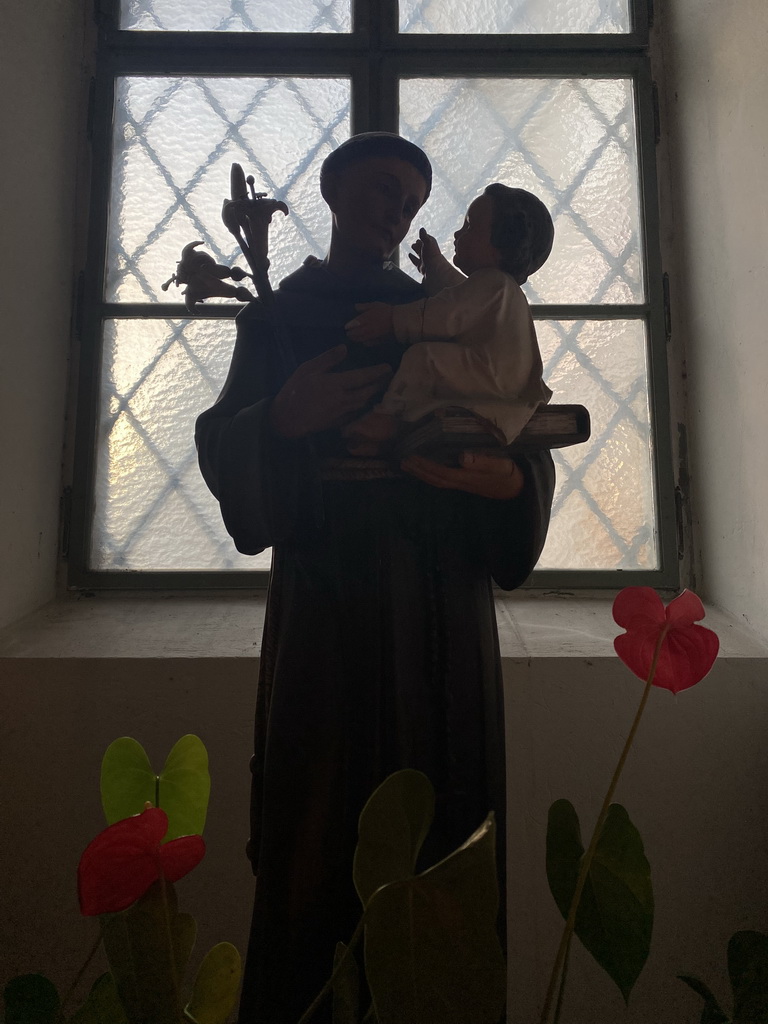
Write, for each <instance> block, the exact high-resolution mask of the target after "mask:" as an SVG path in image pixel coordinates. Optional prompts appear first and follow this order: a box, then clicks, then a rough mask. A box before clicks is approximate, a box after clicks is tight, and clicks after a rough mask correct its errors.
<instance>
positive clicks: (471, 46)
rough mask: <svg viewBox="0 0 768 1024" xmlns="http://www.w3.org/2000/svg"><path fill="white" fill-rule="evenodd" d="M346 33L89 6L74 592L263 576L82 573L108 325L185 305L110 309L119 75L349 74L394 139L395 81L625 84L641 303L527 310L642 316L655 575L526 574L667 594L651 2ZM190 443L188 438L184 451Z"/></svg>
mask: <svg viewBox="0 0 768 1024" xmlns="http://www.w3.org/2000/svg"><path fill="white" fill-rule="evenodd" d="M351 2H352V31H351V32H350V33H348V34H335V33H334V34H331V33H327V34H326V33H318V34H311V33H258V34H257V33H247V32H233V33H229V32H227V33H224V32H166V31H156V32H146V31H134V30H131V31H124V30H120V29H119V28H118V27H117V26H118V17H119V0H96V3H97V10H96V20H97V25H98V46H97V55H96V65H95V75H94V78H93V80H92V88H91V102H90V109H89V114H88V138H89V141H90V144H91V206H90V218H89V228H88V249H87V253H88V255H87V260H86V266H85V269H84V271H83V273H82V274H81V275H80V287H79V295H78V310H77V315H76V318H75V320H76V323H75V333H76V335H77V340H78V341H79V344H80V368H79V380H78V407H77V417H76V443H75V454H74V464H73V483H72V498H71V519H70V526H69V530H68V533H69V544H68V555H67V557H68V563H69V565H68V585H69V587H70V588H72V589H81V588H82V589H119V590H184V591H186V590H199V589H203V590H209V591H210V590H232V589H240V590H257V589H260V588H262V587H265V586H266V585H267V583H268V579H269V572H267V571H262V570H256V569H253V570H249V569H245V570H222V571H197V570H164V571H149V570H142V571H139V570H128V571H117V570H109V571H104V570H94V569H91V568H90V567H89V552H90V523H91V512H92V507H93V501H94V497H93V495H94V482H95V462H96V458H95V455H96V452H95V445H96V436H97V435H96V431H97V422H98V408H99V385H100V369H101V337H102V324H103V322H104V321H105V320H108V319H111V318H114V317H120V318H124V319H137V318H138V319H189V316H190V315H189V313H188V311H187V310H186V308H185V306H184V305H183V304H182V303H135V302H129V303H108V302H105V301H104V300H103V295H104V279H105V270H106V244H107V229H108V223H107V220H108V211H109V191H110V182H111V170H112V168H111V156H112V153H111V147H112V123H113V108H114V94H115V82H116V80H117V79H118V78H119V77H121V76H124V75H131V74H144V75H166V76H167V75H174V74H176V75H189V74H195V75H199V76H204V75H205V76H208V75H211V76H229V77H231V76H236V75H239V74H242V75H246V74H249V75H258V76H260V77H261V76H266V77H268V76H276V77H277V76H281V75H291V76H292V77H302V76H305V77H314V76H322V75H326V76H328V75H331V76H335V77H344V78H349V80H350V85H351V110H350V120H351V130H352V132H353V133H355V132H361V131H369V130H377V129H378V130H385V131H397V129H398V82H399V80H400V79H401V78H406V77H443V78H445V77H458V76H461V77H493V76H499V77H516V76H519V77H522V76H525V77H548V76H558V77H566V78H567V77H578V78H604V77H616V76H621V77H627V78H631V79H632V81H633V86H634V96H635V118H636V126H637V147H638V169H639V179H640V180H639V189H638V191H639V199H640V230H641V232H642V236H643V242H644V245H643V260H644V279H645V284H646V299H645V301H644V302H642V303H636V304H631V305H599V306H598V305H589V304H579V305H575V304H562V305H538V304H537V305H534V306H532V310H533V316H534V319H537V320H544V319H546V320H557V319H561V320H580V319H588V320H606V319H621V318H622V316H624V317H628V318H630V319H641V320H644V321H645V323H646V326H647V337H648V381H649V406H650V415H651V420H650V422H651V437H652V446H653V459H652V463H653V488H654V494H655V499H656V531H657V538H658V547H659V567H658V568H657V569H653V570H615V569H609V570H582V569H579V570H570V569H540V570H536V571H535V572H534V574H533V577H532V579H531V580H530V581H529V583H528V584H527V585H528V586H532V587H534V588H547V589H570V590H572V589H600V588H611V589H615V588H617V587H619V586H626V585H650V586H654V587H658V588H675V587H677V586H678V584H679V559H680V552H679V550H678V539H677V527H676V512H675V488H674V470H673V460H672V443H671V432H670V407H669V382H668V371H667V353H666V349H667V341H668V332H667V328H666V316H665V312H664V308H665V307H664V285H663V271H662V263H661V252H660V218H659V203H658V185H657V175H656V143H657V141H658V130H657V112H656V107H655V102H654V84H653V80H652V76H651V68H650V58H649V55H648V46H649V28H650V13H651V12H650V10H649V4H650V0H629V5H630V12H631V18H632V29H631V31H630V32H628V33H624V34H614V33H605V34H595V35H564V34H563V35H561V34H556V35H551V34H547V35H535V34H531V35H480V34H478V35H437V34H435V35H426V34H416V33H414V34H405V33H404V34H400V33H399V32H398V6H397V0H351ZM239 308H240V307H239V306H237V307H234V306H216V305H211V306H208V307H207V308H206V309H205V311H204V312H203V313H198V314H196V315H195V318H196V319H219V318H221V319H233V318H234V316H235V314H236V313H237V312H238V309H239ZM191 443H192V439H191V438H190V444H191Z"/></svg>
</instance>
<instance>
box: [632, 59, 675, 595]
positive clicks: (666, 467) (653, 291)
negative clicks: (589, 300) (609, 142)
mask: <svg viewBox="0 0 768 1024" xmlns="http://www.w3.org/2000/svg"><path fill="white" fill-rule="evenodd" d="M635 114H636V121H637V145H638V175H639V182H638V188H639V195H640V218H641V221H640V222H641V228H642V231H643V238H644V242H645V244H644V246H643V255H644V261H645V266H644V272H645V282H646V295H647V299H648V303H649V307H650V308H649V314H648V382H649V395H648V398H649V405H650V415H651V435H652V438H653V452H654V459H653V466H654V486H655V492H656V493H655V497H656V522H657V530H658V537H659V557H660V562H661V574H662V577H663V579H664V580H665V581H666V582H665V583H663V584H661V585H667V586H673V587H676V586H678V585H679V573H680V569H679V559H678V551H677V536H676V533H677V531H676V523H675V474H674V467H673V463H672V439H671V436H670V432H671V422H670V404H669V376H668V366H667V337H666V329H665V322H664V295H663V281H662V265H661V249H660V234H661V225H660V215H659V197H658V185H657V178H656V130H655V118H654V110H653V96H652V80H651V70H650V61H649V59H648V58H647V57H646V58H641V59H639V60H638V62H637V68H636V72H635Z"/></svg>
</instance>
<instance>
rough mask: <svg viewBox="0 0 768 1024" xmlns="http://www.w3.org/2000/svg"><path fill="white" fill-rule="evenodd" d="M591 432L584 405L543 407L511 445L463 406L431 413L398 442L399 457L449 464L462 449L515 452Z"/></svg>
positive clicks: (578, 440) (573, 440) (569, 441)
mask: <svg viewBox="0 0 768 1024" xmlns="http://www.w3.org/2000/svg"><path fill="white" fill-rule="evenodd" d="M589 434H590V421H589V412H588V411H587V410H586V409H585V408H584V406H583V405H544V406H541V407H540V408H539V409H537V410H536V412H535V413H534V414H533V416H532V417H531V418H530V420H529V421H528V423H527V424H526V425H525V427H524V428H523V430H522V432H521V433H520V434H519V435H518V436H517V437H516V438H515V440H514V441H513V442H512V444H510V445H504V444H503V443H502V442H501V441H499V440H497V439H496V438H495V437H494V436H493V435H492V434H490V433H488V430H487V429H486V428H485V427H484V426H483V424H482V423H481V422H480V421H479V420H478V419H477V418H476V417H474V416H472V415H471V414H470V413H468V412H466V411H465V410H463V409H456V410H449V411H448V412H446V413H444V414H443V415H441V416H429V417H427V418H426V419H424V420H423V421H421V422H420V423H417V424H416V425H415V426H414V428H413V430H410V431H409V432H408V433H406V434H404V435H403V436H402V438H400V439H399V441H398V444H397V452H396V456H397V458H398V459H403V458H406V457H407V456H409V455H423V456H424V457H425V458H428V459H434V460H435V461H436V462H442V463H445V464H447V465H458V460H459V456H460V454H461V453H462V452H478V453H480V454H485V455H508V456H509V457H510V458H514V457H515V455H518V454H524V453H525V452H531V451H539V450H541V449H542V448H567V447H569V446H570V445H573V444H582V443H583V442H584V441H586V440H588V438H589Z"/></svg>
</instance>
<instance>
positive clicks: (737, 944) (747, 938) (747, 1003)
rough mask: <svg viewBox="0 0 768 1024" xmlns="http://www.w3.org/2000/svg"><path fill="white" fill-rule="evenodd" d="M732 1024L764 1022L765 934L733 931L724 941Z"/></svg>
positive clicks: (767, 1021) (767, 1009)
mask: <svg viewBox="0 0 768 1024" xmlns="http://www.w3.org/2000/svg"><path fill="white" fill-rule="evenodd" d="M728 974H729V976H730V979H731V988H732V989H733V1024H768V935H763V934H762V933H761V932H752V931H747V932H736V934H735V935H733V936H732V937H731V941H730V942H729V943H728Z"/></svg>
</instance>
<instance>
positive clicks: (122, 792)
mask: <svg viewBox="0 0 768 1024" xmlns="http://www.w3.org/2000/svg"><path fill="white" fill-rule="evenodd" d="M210 791H211V777H210V775H209V774H208V752H207V751H206V749H205V745H204V744H203V742H202V740H201V739H200V738H199V737H198V736H193V735H187V736H182V737H181V739H180V740H179V741H178V742H177V743H176V744H174V746H173V749H172V750H171V752H170V754H169V755H168V757H167V758H166V761H165V765H164V766H163V770H162V771H161V772H160V775H159V776H158V775H156V774H155V772H154V771H153V770H152V766H151V765H150V763H149V759H148V757H147V755H146V752H145V750H144V748H143V747H142V746H141V744H140V743H137V741H136V740H134V739H131V738H130V737H129V736H123V737H122V739H119V740H115V741H114V743H111V744H110V745H109V747H108V748H107V751H106V753H105V754H104V758H103V760H102V763H101V802H102V806H103V808H104V814H105V816H106V819H107V823H108V824H110V825H112V824H114V822H116V821H121V820H122V819H123V818H129V817H130V816H131V815H133V814H140V813H141V811H143V810H144V805H145V804H146V803H147V801H149V803H151V804H152V805H153V806H157V807H162V809H163V810H164V811H165V813H166V814H167V815H168V832H167V833H166V836H165V839H164V842H169V841H170V840H171V839H178V837H179V836H190V835H202V834H203V829H204V828H205V817H206V814H207V811H208V797H209V795H210Z"/></svg>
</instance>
